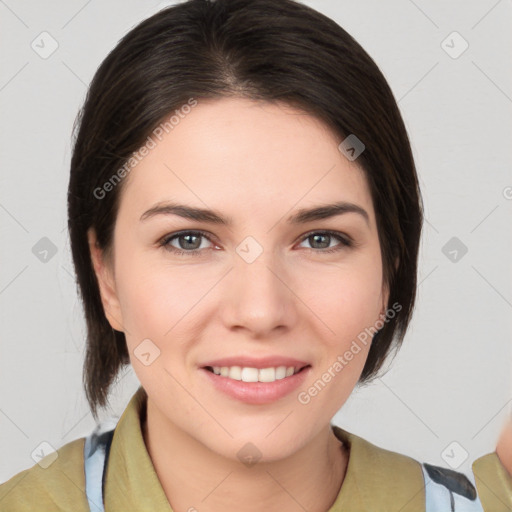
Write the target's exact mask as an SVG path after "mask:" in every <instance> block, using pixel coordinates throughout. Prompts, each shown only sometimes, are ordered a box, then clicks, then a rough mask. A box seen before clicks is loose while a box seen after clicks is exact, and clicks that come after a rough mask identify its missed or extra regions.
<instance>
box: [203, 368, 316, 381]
mask: <svg viewBox="0 0 512 512" xmlns="http://www.w3.org/2000/svg"><path fill="white" fill-rule="evenodd" d="M310 366H311V365H309V364H308V365H306V366H302V367H296V366H275V367H274V366H271V367H268V368H251V367H245V366H205V367H204V369H205V370H208V371H209V372H211V373H214V374H215V375H218V376H219V377H225V378H227V379H231V380H238V381H243V382H275V381H276V380H281V379H286V378H287V377H291V376H292V375H295V374H297V373H300V372H301V371H303V370H304V369H306V368H309V367H310Z"/></svg>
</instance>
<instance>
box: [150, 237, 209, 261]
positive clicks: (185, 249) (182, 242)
mask: <svg viewBox="0 0 512 512" xmlns="http://www.w3.org/2000/svg"><path fill="white" fill-rule="evenodd" d="M201 239H206V240H208V241H210V242H211V240H210V238H209V236H208V235H207V234H206V233H204V232H203V231H181V232H180V233H173V234H172V235H168V236H166V237H164V238H163V239H162V240H161V241H160V242H159V245H160V246H162V247H164V248H165V249H166V250H168V251H170V252H173V253H175V254H178V255H180V256H182V255H191V256H198V255H200V253H201V251H202V250H203V249H205V248H206V249H207V248H208V247H205V246H204V245H203V244H202V240H201ZM172 242H176V243H177V245H178V247H176V246H175V245H172Z"/></svg>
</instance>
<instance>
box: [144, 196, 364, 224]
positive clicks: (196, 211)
mask: <svg viewBox="0 0 512 512" xmlns="http://www.w3.org/2000/svg"><path fill="white" fill-rule="evenodd" d="M345 213H357V214H359V215H361V216H362V217H363V218H364V219H365V221H366V224H367V225H368V226H369V225H370V217H369V215H368V213H367V211H366V210H365V209H364V208H362V207H361V206H358V205H357V204H354V203H349V202H346V201H339V202H337V203H332V204H324V205H319V206H315V207H313V208H301V209H299V210H297V211H296V212H295V213H294V214H293V215H291V216H290V217H288V218H287V221H288V222H289V223H290V224H306V223H308V222H312V221H315V220H322V219H328V218H331V217H335V216H337V215H342V214H345ZM157 215H177V216H179V217H183V218H184V219H190V220H195V221H199V222H208V223H211V224H219V225H223V226H232V225H233V219H232V218H231V217H223V216H222V215H221V214H220V213H219V212H217V211H215V210H208V209H205V208H195V207H192V206H186V205H183V204H177V203H170V202H165V203H157V204H156V205H155V206H153V207H151V208H150V209H149V210H147V211H146V212H144V213H143V214H142V215H141V217H140V221H141V222H143V221H145V220H147V219H150V218H152V217H155V216H157Z"/></svg>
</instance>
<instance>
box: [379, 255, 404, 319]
mask: <svg viewBox="0 0 512 512" xmlns="http://www.w3.org/2000/svg"><path fill="white" fill-rule="evenodd" d="M399 263H400V259H399V258H398V256H397V257H396V258H395V262H394V266H395V271H396V270H398V265H399ZM389 293H390V292H389V287H388V286H386V285H385V284H384V283H383V284H382V310H381V314H382V315H385V314H386V311H387V308H388V302H389Z"/></svg>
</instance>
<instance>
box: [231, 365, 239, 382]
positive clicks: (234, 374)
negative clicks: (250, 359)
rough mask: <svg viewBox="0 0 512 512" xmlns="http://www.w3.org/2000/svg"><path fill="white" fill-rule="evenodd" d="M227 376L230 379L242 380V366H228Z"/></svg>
mask: <svg viewBox="0 0 512 512" xmlns="http://www.w3.org/2000/svg"><path fill="white" fill-rule="evenodd" d="M228 377H229V378H230V379H235V380H242V368H240V366H231V367H230V368H229V373H228Z"/></svg>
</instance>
